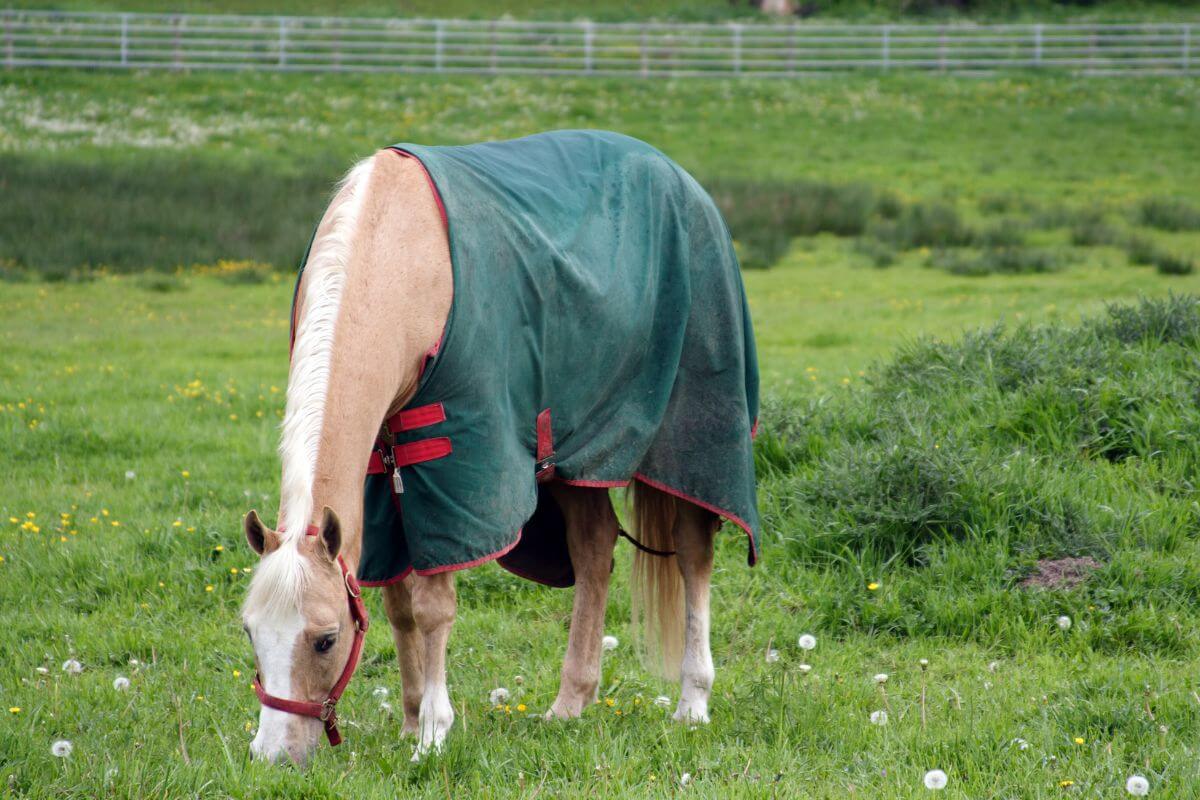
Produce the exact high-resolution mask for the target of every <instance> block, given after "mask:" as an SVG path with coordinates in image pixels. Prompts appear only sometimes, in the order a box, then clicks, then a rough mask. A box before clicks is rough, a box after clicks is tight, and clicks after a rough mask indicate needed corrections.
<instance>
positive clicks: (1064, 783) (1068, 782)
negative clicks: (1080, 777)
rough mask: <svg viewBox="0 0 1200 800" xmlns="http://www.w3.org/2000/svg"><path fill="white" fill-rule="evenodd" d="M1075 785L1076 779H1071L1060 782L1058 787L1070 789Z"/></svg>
mask: <svg viewBox="0 0 1200 800" xmlns="http://www.w3.org/2000/svg"><path fill="white" fill-rule="evenodd" d="M1074 785H1075V781H1073V780H1070V779H1067V780H1065V781H1059V782H1058V788H1060V789H1070V788H1071V787H1072V786H1074Z"/></svg>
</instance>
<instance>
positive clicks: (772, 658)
mask: <svg viewBox="0 0 1200 800" xmlns="http://www.w3.org/2000/svg"><path fill="white" fill-rule="evenodd" d="M778 660H779V651H778V650H776V649H774V648H772V649H770V650H768V651H767V663H768V664H774V663H775V662H776V661H778Z"/></svg>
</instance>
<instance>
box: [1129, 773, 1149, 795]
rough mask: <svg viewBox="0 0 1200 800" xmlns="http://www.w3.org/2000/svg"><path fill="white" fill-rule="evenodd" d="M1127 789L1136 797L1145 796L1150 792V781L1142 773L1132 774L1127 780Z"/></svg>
mask: <svg viewBox="0 0 1200 800" xmlns="http://www.w3.org/2000/svg"><path fill="white" fill-rule="evenodd" d="M1125 791H1127V792H1129V793H1130V794H1131V795H1134V796H1135V797H1145V796H1146V795H1148V794H1149V793H1150V781H1148V780H1146V779H1145V778H1143V777H1142V776H1141V775H1130V776H1129V780H1127V781H1125Z"/></svg>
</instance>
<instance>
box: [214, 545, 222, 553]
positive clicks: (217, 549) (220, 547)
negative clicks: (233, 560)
mask: <svg viewBox="0 0 1200 800" xmlns="http://www.w3.org/2000/svg"><path fill="white" fill-rule="evenodd" d="M224 549H225V545H223V544H219V545H217V546H216V547H214V548H213V550H216V551H217V552H218V553H219V552H221V551H222V550H224Z"/></svg>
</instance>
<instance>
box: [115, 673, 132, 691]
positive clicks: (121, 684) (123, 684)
mask: <svg viewBox="0 0 1200 800" xmlns="http://www.w3.org/2000/svg"><path fill="white" fill-rule="evenodd" d="M113 688H114V689H116V690H117V691H118V692H124V691H126V690H127V689H128V688H129V678H126V677H125V676H124V675H118V676H117V677H116V678H114V679H113Z"/></svg>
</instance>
